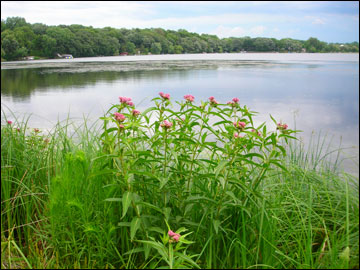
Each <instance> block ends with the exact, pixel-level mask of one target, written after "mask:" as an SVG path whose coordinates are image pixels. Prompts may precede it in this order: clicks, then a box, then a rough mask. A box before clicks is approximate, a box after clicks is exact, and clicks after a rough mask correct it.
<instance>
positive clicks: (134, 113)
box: [132, 109, 140, 117]
mask: <svg viewBox="0 0 360 270" xmlns="http://www.w3.org/2000/svg"><path fill="white" fill-rule="evenodd" d="M139 114H140V111H138V110H135V109H134V110H132V115H133V116H134V117H136V116H138V115H139Z"/></svg>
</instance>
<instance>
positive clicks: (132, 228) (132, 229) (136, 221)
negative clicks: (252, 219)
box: [130, 217, 141, 241]
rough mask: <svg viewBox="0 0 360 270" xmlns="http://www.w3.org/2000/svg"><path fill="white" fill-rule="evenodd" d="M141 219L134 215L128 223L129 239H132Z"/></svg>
mask: <svg viewBox="0 0 360 270" xmlns="http://www.w3.org/2000/svg"><path fill="white" fill-rule="evenodd" d="M140 224H141V219H140V218H139V217H134V218H133V219H132V221H131V224H130V239H131V241H132V240H133V239H134V237H135V234H136V232H137V230H138V229H139V228H140Z"/></svg>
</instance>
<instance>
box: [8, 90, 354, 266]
mask: <svg viewBox="0 0 360 270" xmlns="http://www.w3.org/2000/svg"><path fill="white" fill-rule="evenodd" d="M120 101H122V102H121V103H120V104H117V105H114V106H112V107H111V108H110V109H109V111H108V112H107V114H106V115H105V116H104V117H102V119H101V121H102V122H99V123H97V125H93V126H90V127H88V126H87V121H86V120H84V125H82V126H75V125H74V124H73V123H72V122H71V121H70V120H69V119H68V120H66V121H64V122H62V123H58V124H57V125H56V126H55V127H54V128H53V130H51V131H50V133H49V134H42V132H39V131H37V130H36V131H35V130H31V129H29V127H28V126H27V122H28V121H27V120H28V119H23V120H25V121H23V120H22V121H18V120H15V121H14V123H12V124H6V125H4V126H2V128H1V138H2V140H1V144H2V145H1V146H2V147H1V174H2V181H1V238H2V251H3V252H2V267H3V268H37V267H41V268H161V267H163V268H220V269H222V268H329V269H330V268H331V269H333V268H358V267H359V264H358V259H359V258H358V254H359V241H358V239H359V215H358V212H359V211H358V210H359V198H358V191H359V190H358V179H357V178H355V177H354V176H351V175H348V174H346V173H339V171H338V170H334V169H333V168H334V167H332V166H333V165H334V162H332V163H330V162H328V163H326V162H325V160H326V159H325V158H323V157H324V155H325V156H326V155H327V153H326V151H325V153H324V152H323V150H322V149H326V148H325V145H323V144H322V143H323V142H322V141H321V140H318V141H317V143H316V144H315V145H314V146H312V147H311V148H309V149H307V150H306V149H304V147H303V146H302V145H301V144H298V143H296V142H295V143H289V141H294V139H293V137H292V136H291V133H294V130H291V129H288V128H287V127H285V126H284V124H281V123H277V122H276V121H275V119H272V120H273V122H274V124H275V130H273V131H271V130H270V128H269V126H268V127H267V125H266V123H263V124H262V125H260V126H258V127H255V126H254V125H253V117H254V116H255V113H254V112H251V111H249V110H248V108H246V106H244V107H241V106H240V105H239V104H238V103H237V102H234V101H233V102H232V103H231V104H229V105H225V104H217V103H216V102H215V99H210V101H209V102H202V103H201V105H200V106H196V105H194V104H193V103H192V101H190V100H189V99H187V101H186V102H179V103H178V105H179V110H176V111H175V110H173V109H172V107H171V103H170V100H169V99H168V98H167V97H166V95H164V94H163V95H161V98H155V99H154V103H155V106H154V107H150V108H149V109H147V110H146V111H144V112H142V113H141V114H137V112H134V111H133V109H134V108H133V106H132V104H131V103H130V101H129V100H127V99H124V98H123V99H121V100H120ZM114 113H117V114H122V115H123V116H124V119H123V118H122V117H121V116H118V117H117V118H116V119H115V118H114ZM6 120H7V119H5V121H6ZM165 121H167V122H165ZM233 122H235V123H239V122H241V123H242V124H233ZM18 128H19V130H17V129H18ZM276 128H277V129H276ZM320 150H321V151H320ZM339 162H340V161H339ZM339 162H337V161H335V163H339ZM330 164H333V165H330ZM335 165H336V164H335ZM170 230H173V231H175V232H176V233H178V234H179V235H181V236H180V239H178V241H177V240H173V239H174V238H172V236H171V234H168V232H169V231H170Z"/></svg>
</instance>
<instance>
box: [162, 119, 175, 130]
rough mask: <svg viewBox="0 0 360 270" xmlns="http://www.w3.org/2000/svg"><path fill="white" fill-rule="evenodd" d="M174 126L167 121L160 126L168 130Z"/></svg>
mask: <svg viewBox="0 0 360 270" xmlns="http://www.w3.org/2000/svg"><path fill="white" fill-rule="evenodd" d="M172 125H173V124H172V123H171V122H169V121H166V120H165V121H164V122H162V123H161V124H160V126H161V127H162V128H166V129H168V128H171V127H172Z"/></svg>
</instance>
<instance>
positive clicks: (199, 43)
mask: <svg viewBox="0 0 360 270" xmlns="http://www.w3.org/2000/svg"><path fill="white" fill-rule="evenodd" d="M1 48H2V51H3V52H4V54H3V56H2V58H4V59H6V60H18V59H21V58H22V57H24V56H28V55H35V56H42V57H48V58H54V57H55V56H56V54H72V55H74V56H75V57H91V56H112V55H119V54H120V53H123V52H127V53H128V54H137V53H139V52H140V53H141V54H148V53H149V52H151V53H152V54H180V53H222V52H228V53H230V52H241V51H256V52H257V51H259V52H287V51H289V52H301V51H302V49H306V51H307V52H358V51H359V44H358V43H357V42H353V43H347V44H338V43H329V44H328V43H326V42H321V41H319V40H318V39H316V38H313V37H311V38H309V39H308V40H307V41H300V40H293V39H290V38H286V39H281V40H276V39H275V38H264V37H257V38H250V37H230V38H224V39H219V38H218V37H217V36H215V35H208V34H201V35H199V34H197V33H190V32H188V31H186V30H184V29H179V30H178V31H173V30H164V29H161V28H150V29H138V28H135V29H131V30H129V29H124V28H121V29H115V28H111V27H104V28H101V29H100V28H93V27H91V26H90V27H87V26H82V25H76V24H73V25H69V26H66V25H59V26H47V25H45V24H41V23H35V24H30V23H27V22H26V21H25V19H24V18H21V17H9V18H7V19H6V20H2V21H1Z"/></svg>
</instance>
